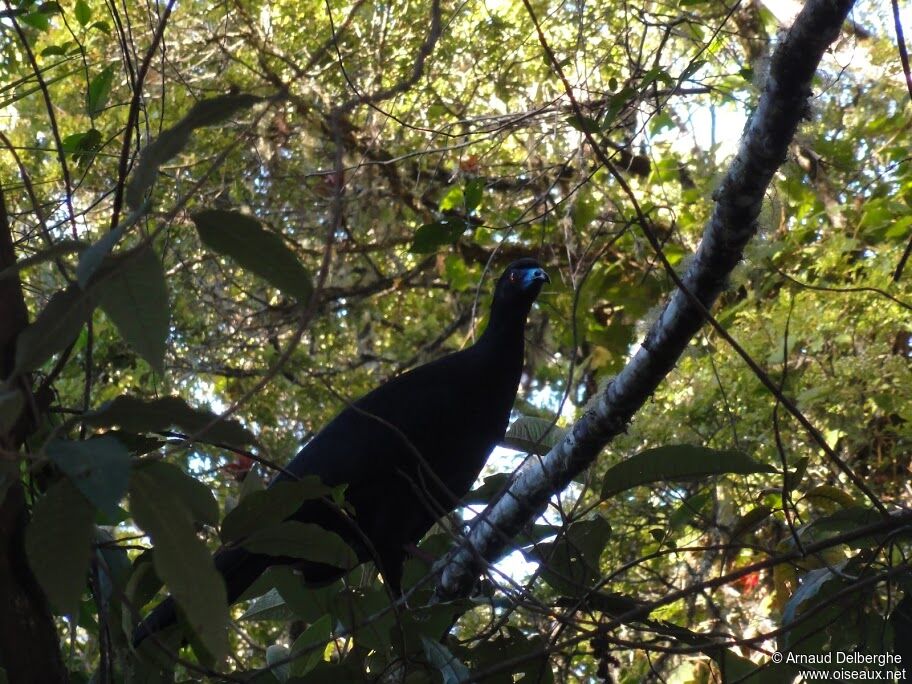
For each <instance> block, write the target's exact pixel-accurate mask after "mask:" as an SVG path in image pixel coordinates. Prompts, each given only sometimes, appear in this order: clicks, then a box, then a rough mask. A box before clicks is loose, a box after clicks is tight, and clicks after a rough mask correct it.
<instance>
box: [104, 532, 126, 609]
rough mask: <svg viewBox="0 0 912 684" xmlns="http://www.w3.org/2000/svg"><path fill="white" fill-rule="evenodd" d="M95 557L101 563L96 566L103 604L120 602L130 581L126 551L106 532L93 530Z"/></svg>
mask: <svg viewBox="0 0 912 684" xmlns="http://www.w3.org/2000/svg"><path fill="white" fill-rule="evenodd" d="M95 545H96V546H95V555H96V557H97V558H99V559H100V560H102V561H103V562H101V563H99V564H98V579H99V583H100V589H101V591H102V594H103V596H102V598H103V600H104V602H105V603H107V602H109V601H111V600H112V598H113V599H116V600H118V601H119V600H120V594H121V592H122V591H124V589H125V588H126V586H127V582H129V580H130V574H131V572H132V568H131V566H130V559H129V558H127V551H126V549H125V548H123V547H122V546H119V545H117V544H116V543H115V538H114V536H113V535H112V534H111V533H110V532H108V531H107V530H103V529H101V528H98V527H96V528H95Z"/></svg>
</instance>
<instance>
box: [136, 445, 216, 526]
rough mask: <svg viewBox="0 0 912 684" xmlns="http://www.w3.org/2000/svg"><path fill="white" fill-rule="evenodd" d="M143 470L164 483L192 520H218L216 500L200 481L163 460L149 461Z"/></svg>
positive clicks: (214, 522)
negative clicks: (181, 503)
mask: <svg viewBox="0 0 912 684" xmlns="http://www.w3.org/2000/svg"><path fill="white" fill-rule="evenodd" d="M142 468H143V470H144V471H146V472H147V473H148V474H150V475H152V476H153V477H155V478H156V479H157V480H158V481H159V482H162V483H164V484H165V485H167V486H168V488H169V489H170V490H171V491H172V492H173V493H174V495H175V496H177V497H178V498H179V499H180V500H181V501H182V502H183V504H184V507H185V508H186V509H187V511H188V512H189V513H190V517H191V518H192V519H193V521H194V522H200V523H205V524H206V525H211V526H213V527H214V526H216V525H218V520H219V507H218V501H216V499H215V496H214V495H213V494H212V490H211V489H209V487H207V486H206V485H204V484H203V483H202V482H200V481H199V480H197V479H196V478H194V477H191V476H190V475H188V474H187V473H185V472H184V471H183V470H181V469H180V468H178V467H177V466H176V465H173V464H171V463H165V462H164V461H149V462H147V463H144V464H143V465H142Z"/></svg>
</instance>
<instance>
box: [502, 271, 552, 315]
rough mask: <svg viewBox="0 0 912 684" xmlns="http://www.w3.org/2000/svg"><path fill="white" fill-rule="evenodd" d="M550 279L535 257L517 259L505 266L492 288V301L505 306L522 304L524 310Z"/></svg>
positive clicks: (530, 304)
mask: <svg viewBox="0 0 912 684" xmlns="http://www.w3.org/2000/svg"><path fill="white" fill-rule="evenodd" d="M550 282H551V279H550V278H549V277H548V274H547V273H545V271H544V269H543V268H542V267H541V265H540V264H539V263H538V262H537V261H536V260H535V259H519V260H518V261H514V262H513V263H512V264H510V265H509V266H507V268H506V270H505V271H504V272H503V275H501V276H500V279H499V280H498V281H497V287H496V288H495V289H494V301H495V302H496V303H499V304H500V303H502V304H506V305H507V306H511V307H512V306H517V305H523V306H525V308H526V310H527V311H528V308H529V307H531V306H532V302H534V301H535V298H536V297H538V293H539V292H541V289H542V285H544V284H545V283H550Z"/></svg>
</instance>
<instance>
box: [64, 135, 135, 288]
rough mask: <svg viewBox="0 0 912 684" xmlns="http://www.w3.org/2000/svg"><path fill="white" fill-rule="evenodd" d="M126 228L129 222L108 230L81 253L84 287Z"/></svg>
mask: <svg viewBox="0 0 912 684" xmlns="http://www.w3.org/2000/svg"><path fill="white" fill-rule="evenodd" d="M86 135H87V134H86V133H80V134H79V137H80V138H84V137H85V136H86ZM126 228H127V224H126V223H123V224H121V225H119V226H117V227H116V228H115V229H114V230H110V231H108V232H107V233H105V234H104V235H103V236H102V237H101V238H100V239H99V240H97V241H96V242H93V243H92V244H91V245H90V246H89V248H88V249H86V250H85V251H83V253H82V254H81V255H80V257H79V263H78V264H77V265H76V282H78V283H79V286H80V287H81V288H82V289H85V288H87V287H88V286H89V279H90V278H91V277H92V276H93V275H94V274H95V272H96V271H97V270H98V268H99V267H100V266H101V264H102V262H103V261H104V259H105V257H106V256H108V254H110V252H111V249H112V248H113V247H114V245H115V244H117V241H118V240H120V238H121V236H122V235H123V234H124V230H126Z"/></svg>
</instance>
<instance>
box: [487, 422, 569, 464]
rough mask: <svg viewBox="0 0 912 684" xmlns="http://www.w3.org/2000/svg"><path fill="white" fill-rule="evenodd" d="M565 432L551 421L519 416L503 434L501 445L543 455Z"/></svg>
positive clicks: (558, 441)
mask: <svg viewBox="0 0 912 684" xmlns="http://www.w3.org/2000/svg"><path fill="white" fill-rule="evenodd" d="M566 434H567V431H566V430H564V429H563V428H559V427H557V426H556V425H552V421H550V420H545V419H544V418H536V417H534V416H520V417H519V418H517V419H516V420H515V421H513V424H512V425H511V426H510V428H509V429H508V430H507V434H505V435H504V438H503V440H502V441H501V443H500V444H501V446H505V447H508V448H510V449H516V450H517V451H525V452H526V453H529V454H536V455H538V456H544V455H545V454H547V453H548V452H549V451H551V449H552V448H553V447H554V446H555V445H557V444H559V443H560V441H561V440H562V439H563V438H564V436H565V435H566Z"/></svg>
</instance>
